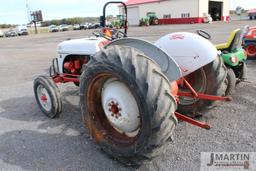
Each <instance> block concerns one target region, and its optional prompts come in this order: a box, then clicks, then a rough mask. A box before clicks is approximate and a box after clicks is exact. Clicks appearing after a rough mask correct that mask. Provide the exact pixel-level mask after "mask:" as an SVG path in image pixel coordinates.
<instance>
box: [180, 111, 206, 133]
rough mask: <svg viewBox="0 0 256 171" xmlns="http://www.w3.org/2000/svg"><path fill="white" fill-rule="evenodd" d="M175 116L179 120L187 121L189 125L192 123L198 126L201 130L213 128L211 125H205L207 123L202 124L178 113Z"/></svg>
mask: <svg viewBox="0 0 256 171" xmlns="http://www.w3.org/2000/svg"><path fill="white" fill-rule="evenodd" d="M175 116H176V117H177V118H178V119H179V120H182V121H185V122H187V123H190V124H192V125H195V126H198V127H200V128H203V129H207V130H208V129H210V128H211V126H210V125H209V124H207V123H205V122H200V121H197V120H194V119H192V118H190V117H187V116H185V115H182V114H180V113H178V112H175Z"/></svg>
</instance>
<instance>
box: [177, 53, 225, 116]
mask: <svg viewBox="0 0 256 171" xmlns="http://www.w3.org/2000/svg"><path fill="white" fill-rule="evenodd" d="M226 70H227V69H226V66H225V65H224V63H223V60H222V58H220V57H217V58H216V59H215V60H214V61H213V62H211V63H209V64H207V65H206V66H204V67H202V68H200V69H199V70H197V71H195V72H194V73H191V74H190V75H194V76H193V77H194V84H198V83H199V84H202V85H204V86H203V88H202V87H201V86H196V87H198V88H195V86H194V85H193V84H192V87H193V88H194V89H195V90H196V91H197V92H199V93H204V94H209V95H215V96H224V95H225V91H226V89H227V81H226V76H227V71H226ZM190 75H189V76H187V77H190ZM185 91H187V92H190V90H188V89H186V90H185ZM216 103H217V101H210V100H203V99H194V98H189V97H180V103H179V105H178V111H179V112H180V113H183V114H185V115H188V116H192V117H196V116H201V112H203V111H206V110H209V109H211V108H213V107H214V106H216Z"/></svg>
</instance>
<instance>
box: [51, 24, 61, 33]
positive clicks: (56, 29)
mask: <svg viewBox="0 0 256 171" xmlns="http://www.w3.org/2000/svg"><path fill="white" fill-rule="evenodd" d="M58 31H59V28H58V27H57V26H56V25H50V26H49V32H58Z"/></svg>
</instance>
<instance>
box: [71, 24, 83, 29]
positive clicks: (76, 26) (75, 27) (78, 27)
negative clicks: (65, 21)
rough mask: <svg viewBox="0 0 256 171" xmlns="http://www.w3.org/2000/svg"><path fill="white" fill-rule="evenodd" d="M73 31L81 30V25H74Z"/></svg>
mask: <svg viewBox="0 0 256 171" xmlns="http://www.w3.org/2000/svg"><path fill="white" fill-rule="evenodd" d="M73 30H81V25H80V24H74V25H73Z"/></svg>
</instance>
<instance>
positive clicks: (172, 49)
mask: <svg viewBox="0 0 256 171" xmlns="http://www.w3.org/2000/svg"><path fill="white" fill-rule="evenodd" d="M155 45H156V46H157V47H159V48H161V49H163V50H164V51H165V52H166V53H167V54H168V55H169V56H172V59H174V60H175V61H176V63H177V64H178V65H179V66H180V68H181V70H182V75H183V76H186V75H188V74H190V73H192V72H194V71H196V70H198V69H199V68H201V67H203V66H205V65H207V64H209V63H211V62H213V61H214V60H215V59H216V58H217V56H218V51H217V49H216V47H215V46H214V45H213V44H212V43H211V42H210V41H208V40H206V39H205V38H203V37H201V36H199V35H197V34H193V33H187V32H176V33H171V34H167V35H165V36H163V37H161V38H160V39H159V40H157V41H156V43H155Z"/></svg>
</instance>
